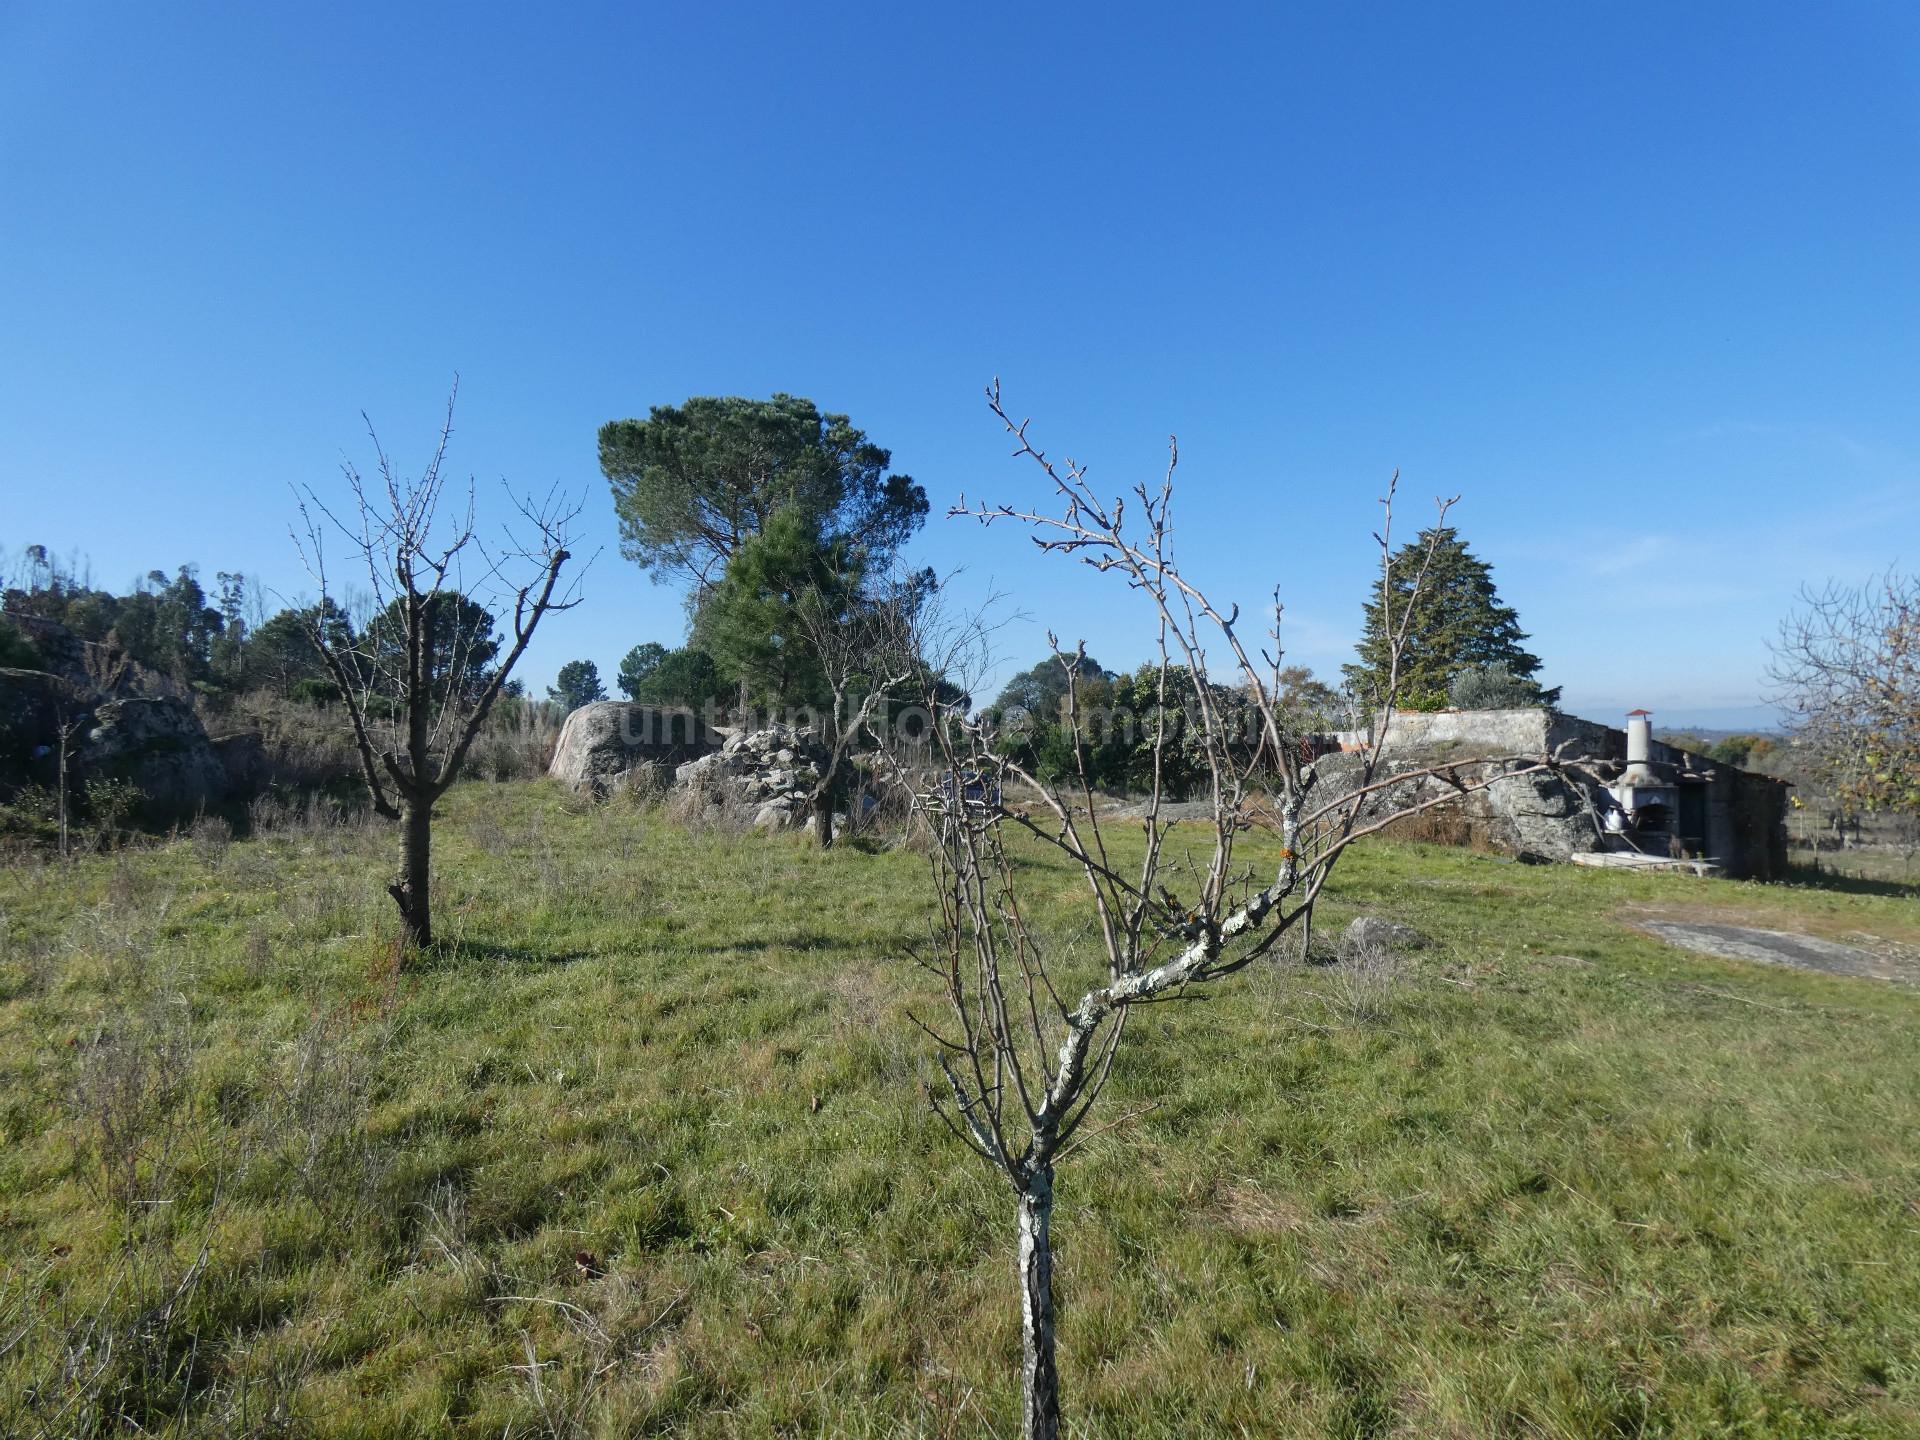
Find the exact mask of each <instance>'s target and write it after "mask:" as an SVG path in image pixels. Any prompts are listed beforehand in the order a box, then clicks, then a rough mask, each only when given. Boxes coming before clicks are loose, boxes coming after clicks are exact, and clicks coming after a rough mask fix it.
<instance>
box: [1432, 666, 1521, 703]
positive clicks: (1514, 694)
mask: <svg viewBox="0 0 1920 1440" xmlns="http://www.w3.org/2000/svg"><path fill="white" fill-rule="evenodd" d="M1447 703H1448V704H1449V705H1451V706H1452V707H1453V708H1454V709H1456V710H1520V709H1525V708H1527V707H1529V706H1533V705H1538V704H1539V703H1540V687H1539V685H1537V684H1535V683H1534V682H1533V681H1531V680H1524V679H1522V678H1521V677H1520V676H1518V675H1516V674H1514V673H1513V672H1512V671H1511V670H1509V669H1507V667H1506V666H1504V665H1472V666H1469V667H1468V668H1466V669H1465V670H1462V671H1460V672H1459V673H1457V674H1456V675H1455V676H1454V677H1453V679H1452V680H1451V681H1450V682H1448V685H1447Z"/></svg>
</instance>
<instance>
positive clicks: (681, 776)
mask: <svg viewBox="0 0 1920 1440" xmlns="http://www.w3.org/2000/svg"><path fill="white" fill-rule="evenodd" d="M827 760H828V755H827V751H826V749H825V747H824V746H822V745H821V744H820V742H819V741H818V740H816V739H815V738H814V735H813V732H812V731H810V730H798V729H795V728H794V727H792V726H790V725H772V726H769V727H768V728H767V729H764V730H742V731H740V732H738V733H736V734H734V735H730V736H728V737H727V740H726V742H725V743H724V744H723V745H722V746H721V747H720V749H719V750H718V751H717V752H715V753H714V754H711V755H707V756H704V757H702V758H701V759H698V760H694V761H691V762H689V763H688V764H684V765H682V766H680V767H679V769H678V770H677V771H676V772H675V775H674V778H675V780H676V782H677V783H679V784H680V785H682V786H685V787H687V788H689V789H690V790H694V791H697V792H699V793H700V794H702V795H703V797H704V798H705V799H706V800H707V802H708V803H710V804H713V805H716V806H718V805H727V806H733V807H736V808H739V809H741V810H742V811H744V812H748V813H750V814H751V815H752V819H753V825H754V827H755V828H756V829H760V830H798V829H800V828H801V827H803V826H804V825H805V824H806V823H807V820H808V818H809V816H810V813H811V812H810V809H809V807H810V804H811V801H812V796H813V787H814V786H815V785H817V784H819V782H820V777H821V775H822V774H823V773H825V770H826V765H827Z"/></svg>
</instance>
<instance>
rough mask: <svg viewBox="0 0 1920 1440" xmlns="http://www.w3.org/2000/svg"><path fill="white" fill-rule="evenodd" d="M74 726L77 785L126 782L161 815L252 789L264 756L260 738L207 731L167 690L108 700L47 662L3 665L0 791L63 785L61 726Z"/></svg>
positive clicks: (72, 771) (72, 760)
mask: <svg viewBox="0 0 1920 1440" xmlns="http://www.w3.org/2000/svg"><path fill="white" fill-rule="evenodd" d="M68 726H71V727H72V730H71V734H70V737H69V740H68V751H67V763H68V777H67V778H68V783H69V784H70V785H73V786H74V787H76V788H78V787H80V786H83V785H85V784H86V783H87V782H89V781H112V780H118V781H124V782H126V783H127V784H130V785H132V786H133V787H134V788H135V789H137V790H138V791H139V792H140V796H141V809H142V810H143V811H144V813H145V815H146V817H147V818H148V819H152V820H161V821H166V820H177V819H184V818H186V817H187V816H190V815H193V814H196V813H198V812H199V811H202V810H205V809H207V808H209V807H210V806H213V805H217V804H219V803H220V801H222V800H224V799H225V798H226V797H227V796H228V795H230V794H233V793H234V792H236V791H238V790H241V789H244V788H245V787H246V786H247V785H248V784H249V783H250V782H251V781H252V779H253V778H254V776H255V774H256V772H257V768H258V764H259V758H260V741H259V737H258V736H236V737H233V738H231V739H229V740H225V741H214V740H210V739H208V738H207V732H206V729H205V727H204V726H202V725H201V723H200V717H199V716H198V715H196V714H195V713H194V709H193V706H192V705H191V704H189V703H188V702H187V701H185V700H181V699H177V698H174V697H172V696H165V695H125V696H122V697H121V698H119V699H103V698H102V697H101V696H100V695H99V694H97V693H94V692H90V691H88V690H87V689H85V688H84V687H82V686H80V685H77V684H75V683H73V682H72V681H71V680H69V679H67V678H65V677H62V676H59V675H54V674H49V673H47V672H44V671H39V670H0V792H7V791H12V790H15V789H18V788H19V787H20V786H22V785H27V784H39V785H46V786H53V785H55V784H58V783H59V764H60V759H59V752H60V734H61V730H62V729H63V728H64V727H68Z"/></svg>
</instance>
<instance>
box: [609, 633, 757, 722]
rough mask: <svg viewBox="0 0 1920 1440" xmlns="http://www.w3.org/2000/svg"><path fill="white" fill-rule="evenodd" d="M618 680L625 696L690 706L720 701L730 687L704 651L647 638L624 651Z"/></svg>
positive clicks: (664, 703)
mask: <svg viewBox="0 0 1920 1440" xmlns="http://www.w3.org/2000/svg"><path fill="white" fill-rule="evenodd" d="M655 652H658V653H657V654H656V653H655ZM619 683H620V688H621V690H622V691H624V692H625V693H626V697H627V698H628V699H629V700H632V701H635V702H637V703H639V704H643V705H685V706H689V707H691V708H694V709H698V708H699V707H700V706H703V705H706V704H708V703H710V702H718V701H721V700H724V699H725V698H726V697H727V694H728V691H729V689H730V687H729V686H728V684H727V680H726V677H725V676H723V675H721V673H720V667H719V666H717V665H715V664H714V663H713V656H711V655H709V654H708V653H707V652H706V651H704V650H699V649H695V648H694V647H693V646H686V647H684V648H682V649H679V650H669V649H667V648H666V647H665V646H663V645H656V644H654V643H653V642H651V641H649V642H647V643H646V644H644V645H636V646H634V647H633V649H631V650H629V651H628V652H627V658H626V659H625V660H622V661H621V662H620V682H619Z"/></svg>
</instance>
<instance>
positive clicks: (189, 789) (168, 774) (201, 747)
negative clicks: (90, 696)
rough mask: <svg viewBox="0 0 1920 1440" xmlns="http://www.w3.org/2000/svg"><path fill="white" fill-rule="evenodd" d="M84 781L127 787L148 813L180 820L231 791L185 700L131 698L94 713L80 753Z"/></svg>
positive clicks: (216, 755) (107, 704) (217, 757)
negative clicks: (104, 781) (108, 781)
mask: <svg viewBox="0 0 1920 1440" xmlns="http://www.w3.org/2000/svg"><path fill="white" fill-rule="evenodd" d="M79 758H80V769H81V771H82V773H83V774H85V775H86V777H87V778H89V779H116V780H125V781H128V782H130V783H131V784H132V785H133V786H134V787H135V788H137V789H138V790H139V791H140V794H141V796H142V797H143V800H144V802H145V806H146V808H147V810H148V811H149V813H158V814H167V815H174V816H182V815H189V814H192V813H193V812H194V811H196V810H200V809H203V808H205V807H206V806H208V805H212V804H217V803H218V802H219V801H221V800H222V799H224V798H226V795H227V793H228V791H229V790H230V789H231V788H232V782H231V780H230V779H229V777H228V774H227V767H226V766H225V765H224V764H223V763H222V762H221V758H220V753H219V751H218V750H216V749H215V748H214V744H213V742H212V741H211V740H209V739H208V738H207V732H206V730H205V729H204V728H203V727H202V726H201V724H200V717H199V716H197V715H195V714H194V713H193V707H192V706H191V705H189V704H188V703H187V702H186V701H184V700H175V699H172V698H170V697H167V696H152V695H141V696H130V697H128V698H127V699H124V700H108V701H106V702H104V703H103V704H101V705H100V706H99V707H98V708H97V709H96V710H95V711H94V713H93V725H92V728H91V729H89V730H88V731H87V733H86V741H85V743H84V744H83V745H82V746H81V747H80V757H79Z"/></svg>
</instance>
